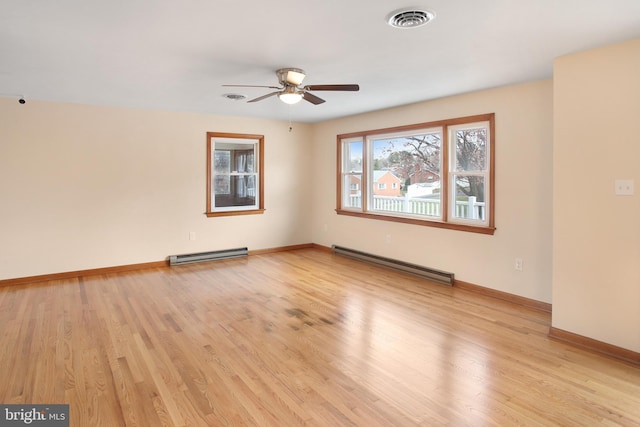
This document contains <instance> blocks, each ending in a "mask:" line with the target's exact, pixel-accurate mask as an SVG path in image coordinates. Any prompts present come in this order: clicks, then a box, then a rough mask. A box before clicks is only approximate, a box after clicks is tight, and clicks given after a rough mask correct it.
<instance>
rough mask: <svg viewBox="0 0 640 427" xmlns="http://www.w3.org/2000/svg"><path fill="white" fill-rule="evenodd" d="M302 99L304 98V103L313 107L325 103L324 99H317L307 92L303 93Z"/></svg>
mask: <svg viewBox="0 0 640 427" xmlns="http://www.w3.org/2000/svg"><path fill="white" fill-rule="evenodd" d="M302 97H303V98H304V100H305V101H309V102H310V103H312V104H313V105H318V104H322V103H323V102H325V101H324V99H322V98H318V97H317V96H315V95H314V94H312V93H309V92H305V93H304V94H302Z"/></svg>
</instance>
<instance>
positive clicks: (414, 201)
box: [349, 194, 485, 221]
mask: <svg viewBox="0 0 640 427" xmlns="http://www.w3.org/2000/svg"><path fill="white" fill-rule="evenodd" d="M349 206H350V207H353V208H361V207H362V196H361V195H359V194H358V195H354V194H351V195H349ZM369 210H372V211H385V212H401V213H407V214H413V215H424V216H433V217H440V216H441V213H440V200H439V199H424V198H415V197H408V196H405V197H393V196H373V206H370V207H369ZM455 216H456V218H466V219H477V220H481V221H484V220H485V217H484V216H485V203H484V202H478V201H476V198H475V197H473V196H471V197H469V200H466V201H457V202H456V215H455Z"/></svg>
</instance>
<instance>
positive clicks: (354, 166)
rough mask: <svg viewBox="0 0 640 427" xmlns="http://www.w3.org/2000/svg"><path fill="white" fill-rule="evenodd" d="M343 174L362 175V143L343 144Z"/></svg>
mask: <svg viewBox="0 0 640 427" xmlns="http://www.w3.org/2000/svg"><path fill="white" fill-rule="evenodd" d="M344 159H345V165H344V172H360V173H362V141H353V142H347V143H345V156H344Z"/></svg>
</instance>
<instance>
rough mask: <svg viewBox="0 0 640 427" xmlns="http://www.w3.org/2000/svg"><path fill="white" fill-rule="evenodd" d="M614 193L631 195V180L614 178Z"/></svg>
mask: <svg viewBox="0 0 640 427" xmlns="http://www.w3.org/2000/svg"><path fill="white" fill-rule="evenodd" d="M616 195H618V196H633V180H632V179H616Z"/></svg>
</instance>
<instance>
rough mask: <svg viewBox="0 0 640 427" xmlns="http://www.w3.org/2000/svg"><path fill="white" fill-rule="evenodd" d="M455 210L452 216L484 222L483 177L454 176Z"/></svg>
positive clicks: (484, 192) (484, 188)
mask: <svg viewBox="0 0 640 427" xmlns="http://www.w3.org/2000/svg"><path fill="white" fill-rule="evenodd" d="M455 183H456V184H455V193H454V197H455V208H454V211H453V216H454V217H455V218H460V219H471V220H476V221H484V220H485V214H486V206H485V201H486V199H485V194H486V183H485V179H484V176H477V175H455Z"/></svg>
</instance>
